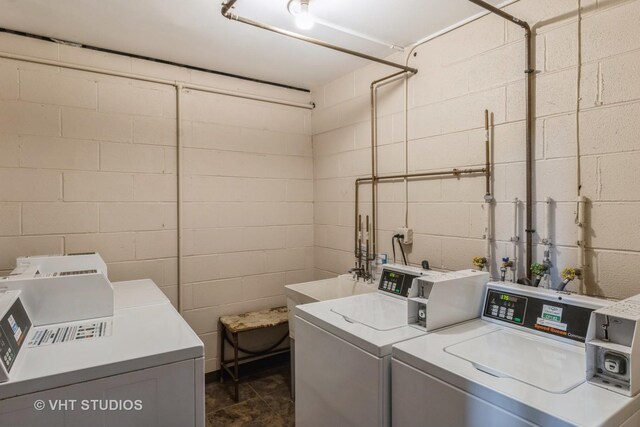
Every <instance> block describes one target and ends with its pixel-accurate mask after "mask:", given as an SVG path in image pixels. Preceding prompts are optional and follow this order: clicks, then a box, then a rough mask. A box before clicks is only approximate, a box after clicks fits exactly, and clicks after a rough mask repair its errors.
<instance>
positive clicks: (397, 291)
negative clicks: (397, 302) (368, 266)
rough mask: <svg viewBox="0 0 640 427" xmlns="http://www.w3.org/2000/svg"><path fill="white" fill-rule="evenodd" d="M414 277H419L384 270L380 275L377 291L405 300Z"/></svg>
mask: <svg viewBox="0 0 640 427" xmlns="http://www.w3.org/2000/svg"><path fill="white" fill-rule="evenodd" d="M416 277H419V276H418V275H413V274H409V273H403V272H399V271H395V270H390V269H387V268H385V269H384V270H383V271H382V275H380V281H379V282H378V290H380V291H383V292H387V293H390V294H392V295H397V296H401V297H405V298H406V297H407V296H408V295H409V289H411V284H412V283H413V279H415V278H416Z"/></svg>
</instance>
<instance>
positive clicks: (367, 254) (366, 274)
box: [364, 215, 371, 278]
mask: <svg viewBox="0 0 640 427" xmlns="http://www.w3.org/2000/svg"><path fill="white" fill-rule="evenodd" d="M369 228H370V227H369V215H367V253H366V256H365V260H366V261H367V262H366V263H365V264H364V271H365V277H366V278H369V277H370V276H369V265H370V264H371V263H370V262H369V251H370V247H369V233H370V232H369Z"/></svg>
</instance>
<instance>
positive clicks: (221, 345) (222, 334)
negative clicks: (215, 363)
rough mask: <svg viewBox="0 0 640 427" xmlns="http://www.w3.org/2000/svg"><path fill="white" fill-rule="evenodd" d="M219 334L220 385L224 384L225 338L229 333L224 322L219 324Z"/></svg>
mask: <svg viewBox="0 0 640 427" xmlns="http://www.w3.org/2000/svg"><path fill="white" fill-rule="evenodd" d="M218 325H219V326H218V333H219V334H220V384H222V383H224V341H225V339H224V337H225V335H226V333H227V330H226V328H225V327H224V325H223V324H222V322H218Z"/></svg>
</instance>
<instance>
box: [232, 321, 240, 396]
mask: <svg viewBox="0 0 640 427" xmlns="http://www.w3.org/2000/svg"><path fill="white" fill-rule="evenodd" d="M233 361H234V367H233V373H234V378H233V381H234V382H235V388H236V403H237V402H238V401H239V400H240V392H239V390H238V388H239V385H238V383H239V382H240V377H239V376H238V333H237V332H234V333H233Z"/></svg>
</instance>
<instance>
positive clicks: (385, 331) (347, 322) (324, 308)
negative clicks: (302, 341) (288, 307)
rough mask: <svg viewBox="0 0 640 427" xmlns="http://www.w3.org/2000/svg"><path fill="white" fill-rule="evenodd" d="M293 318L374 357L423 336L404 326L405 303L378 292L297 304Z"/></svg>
mask: <svg viewBox="0 0 640 427" xmlns="http://www.w3.org/2000/svg"><path fill="white" fill-rule="evenodd" d="M295 315H296V317H297V318H301V319H304V320H306V321H307V322H309V323H311V324H313V325H315V326H317V327H319V328H321V329H324V330H326V331H327V332H329V333H331V334H333V335H335V336H337V337H338V338H340V339H343V340H345V341H347V342H349V343H351V344H353V345H355V346H357V347H359V348H361V349H363V350H365V351H367V352H369V353H370V354H372V355H374V356H377V357H384V356H387V355H389V354H391V346H392V345H393V344H396V343H399V342H401V341H405V340H408V339H411V338H416V337H419V336H421V335H424V334H425V332H424V331H422V330H420V329H418V328H414V327H412V326H409V325H407V301H406V300H403V299H400V298H394V297H392V296H386V295H382V294H380V293H378V292H374V293H370V294H362V295H354V296H351V297H346V298H340V299H334V300H329V301H321V302H317V303H312V304H304V305H297V306H296V308H295Z"/></svg>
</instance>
